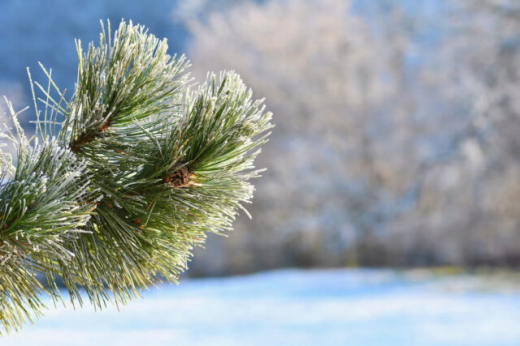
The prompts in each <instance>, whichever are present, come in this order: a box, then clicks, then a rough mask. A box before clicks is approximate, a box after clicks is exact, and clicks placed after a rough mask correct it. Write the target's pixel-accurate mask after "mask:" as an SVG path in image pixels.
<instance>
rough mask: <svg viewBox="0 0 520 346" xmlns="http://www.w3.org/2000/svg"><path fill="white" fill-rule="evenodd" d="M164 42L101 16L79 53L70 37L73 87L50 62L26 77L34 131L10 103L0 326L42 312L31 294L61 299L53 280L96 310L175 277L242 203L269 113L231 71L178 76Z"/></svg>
mask: <svg viewBox="0 0 520 346" xmlns="http://www.w3.org/2000/svg"><path fill="white" fill-rule="evenodd" d="M167 48H168V47H167V43H166V41H165V40H159V39H157V38H155V37H154V36H153V35H151V34H149V33H148V32H147V31H146V30H145V28H144V27H143V26H139V25H133V24H132V23H131V22H130V23H128V24H127V23H125V22H122V23H121V24H120V26H119V28H118V29H117V30H116V31H115V32H114V33H113V34H112V33H111V30H110V26H108V28H107V30H105V29H104V28H103V30H102V33H101V35H100V42H99V46H97V47H96V46H95V45H94V44H90V45H89V47H88V50H87V51H86V52H85V51H83V50H82V48H81V42H79V41H78V42H77V50H78V57H79V66H78V74H77V82H76V85H75V90H74V92H73V94H72V96H71V97H67V96H66V94H65V92H63V91H61V90H60V89H59V88H58V87H57V86H56V84H55V83H54V82H53V80H52V76H51V71H47V70H45V69H44V71H45V73H46V74H47V76H48V78H49V80H48V83H46V84H45V86H42V85H40V84H38V83H37V82H35V83H33V82H32V81H31V84H32V85H33V86H34V87H35V88H34V89H36V90H37V91H38V93H40V94H41V95H42V96H41V97H35V102H34V107H35V109H36V114H37V122H36V127H37V131H36V134H35V135H34V136H32V137H31V138H27V137H26V136H25V135H24V131H23V129H22V128H21V126H20V125H19V122H18V120H17V119H18V116H19V113H20V112H15V110H14V109H13V107H12V105H11V104H10V103H9V102H8V101H7V105H8V107H9V111H10V114H11V116H12V121H13V122H14V129H12V130H10V129H7V128H5V129H4V131H3V132H2V133H1V136H2V137H1V138H2V140H3V142H4V143H7V142H8V143H10V145H12V146H14V147H15V151H16V153H17V159H16V160H11V159H10V157H9V155H7V154H3V153H2V155H0V158H1V165H0V168H1V170H0V174H1V177H0V178H1V179H2V184H1V185H0V262H1V266H0V322H1V324H2V326H3V327H4V328H5V329H6V330H8V331H9V330H11V329H17V328H19V327H20V326H21V325H22V324H23V323H24V321H25V320H26V319H31V318H32V317H33V316H40V315H41V308H42V307H43V305H42V302H41V301H40V297H41V294H42V293H47V294H48V295H50V297H52V299H54V300H61V296H60V291H59V289H58V285H57V282H58V280H59V281H60V282H61V283H63V285H64V286H65V287H66V289H67V290H68V293H69V294H70V300H71V302H72V303H73V304H79V305H81V304H83V301H82V298H83V297H84V296H82V295H81V294H80V289H83V290H85V292H86V294H87V296H88V298H89V300H90V301H91V302H92V303H93V304H94V305H95V306H96V307H97V308H103V307H104V306H105V305H106V303H107V301H113V302H115V303H116V304H119V303H126V302H127V301H128V300H130V299H132V298H134V297H137V296H139V292H140V290H142V289H143V288H146V287H148V286H149V285H153V284H154V283H155V282H156V281H157V280H161V279H165V280H167V281H169V282H172V281H173V282H174V281H176V280H177V278H178V275H179V273H180V272H182V271H183V270H185V269H186V267H187V263H188V261H189V259H190V256H191V251H192V249H193V247H194V246H197V245H201V244H202V243H203V242H204V240H205V238H206V233H207V232H212V233H217V234H220V233H222V232H224V231H226V230H229V229H231V227H232V221H233V220H234V218H235V216H236V214H237V212H238V211H239V209H244V208H243V203H248V202H249V201H250V199H251V197H252V194H253V190H254V188H253V186H252V185H251V184H250V183H249V182H248V180H249V179H251V178H254V177H257V176H258V175H259V172H260V171H261V170H256V169H254V166H253V160H254V158H255V157H256V156H257V154H258V153H259V149H258V147H259V146H260V145H261V144H263V143H265V142H266V140H267V139H266V138H267V136H268V133H267V130H268V129H270V128H271V127H272V125H271V124H270V119H271V114H270V113H266V112H265V111H264V106H263V105H262V101H261V100H256V101H255V100H253V99H252V93H251V90H249V89H247V88H246V86H245V85H244V84H243V82H242V81H241V79H240V77H239V76H238V75H237V74H236V73H233V72H226V73H221V74H220V75H219V76H215V75H213V74H209V75H208V77H207V79H206V82H205V83H203V84H202V85H201V86H199V87H198V88H195V89H193V88H189V85H190V84H192V83H191V82H190V79H189V78H188V74H187V73H186V72H185V71H186V69H187V67H188V62H187V61H186V59H185V58H184V57H175V56H173V57H172V56H170V55H168V54H167ZM13 161H16V163H14V162H13ZM244 210H245V209H244ZM38 276H41V277H45V278H46V281H47V284H46V285H42V284H41V283H40V280H38Z"/></svg>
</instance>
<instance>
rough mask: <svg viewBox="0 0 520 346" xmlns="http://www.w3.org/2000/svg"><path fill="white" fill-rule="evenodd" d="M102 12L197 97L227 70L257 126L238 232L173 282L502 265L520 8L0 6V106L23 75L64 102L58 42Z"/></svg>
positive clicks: (519, 241)
mask: <svg viewBox="0 0 520 346" xmlns="http://www.w3.org/2000/svg"><path fill="white" fill-rule="evenodd" d="M52 4H55V5H56V6H53V5H52ZM58 5H59V6H58ZM154 8H155V9H156V8H161V9H166V10H161V11H156V10H154ZM21 13H23V16H24V20H23V21H21V20H19V19H20V18H19V16H20V15H21ZM107 13H108V17H109V19H111V20H112V22H113V23H118V22H119V20H120V19H121V17H124V18H125V19H132V20H133V21H134V22H136V23H141V24H144V25H146V26H147V27H148V28H149V30H150V32H153V33H154V34H155V35H157V36H158V37H168V38H169V45H170V52H171V53H174V52H178V53H185V54H186V55H187V56H188V58H189V59H190V60H191V61H192V63H193V66H194V67H193V69H192V72H193V76H194V77H195V78H196V79H197V80H199V81H200V80H201V79H202V78H203V77H205V74H206V72H207V71H209V70H222V69H234V70H236V71H237V72H238V73H240V74H241V76H242V77H243V79H244V81H245V83H246V84H247V85H249V86H251V87H252V89H253V90H254V92H255V96H256V97H265V98H266V103H267V106H268V108H269V110H271V111H272V112H273V113H274V114H275V118H274V122H275V123H276V125H277V127H276V130H275V131H274V132H273V135H272V137H271V140H270V142H269V143H268V144H267V145H266V146H265V148H264V152H263V153H262V155H260V157H259V162H258V167H268V168H269V170H268V171H267V172H265V173H264V176H263V178H262V179H259V180H257V181H256V182H255V185H256V188H257V192H256V194H255V198H254V203H253V204H252V205H251V206H249V208H248V210H249V211H250V212H251V214H252V215H253V219H252V220H250V219H249V218H248V217H247V216H246V215H242V217H241V218H239V220H238V221H237V222H236V223H235V230H234V231H233V232H232V233H231V234H230V236H229V238H223V237H219V236H213V235H211V236H210V237H209V239H208V243H207V246H206V249H197V251H196V254H195V258H194V260H193V263H192V266H191V269H190V274H191V275H196V276H206V275H227V274H238V273H247V272H252V271H258V270H265V269H272V268H278V267H344V266H434V265H435V266H437V265H457V266H458V265H461V266H481V265H486V266H487V265H492V266H516V265H518V264H520V230H519V227H520V97H519V96H520V95H519V94H520V88H519V84H520V2H518V1H515V0H455V1H454V0H449V1H448V0H421V1H414V0H400V1H392V0H375V1H362V0H352V1H340V0H321V1H311V0H287V1H233V0H218V1H209V0H208V1H205V0H198V1H188V2H184V1H182V2H181V1H179V2H177V1H166V0H152V1H148V2H146V3H145V2H126V1H123V0H117V1H110V2H102V1H99V0H95V1H88V2H87V1H59V0H54V1H50V2H49V1H46V2H37V1H33V2H31V6H29V7H28V5H27V2H24V1H0V14H1V18H2V20H1V21H0V33H1V34H0V94H5V95H7V96H8V97H9V98H10V99H11V100H12V101H13V102H14V103H15V105H16V106H17V108H18V109H21V108H22V107H24V106H25V105H28V104H30V103H31V100H30V96H29V95H30V89H29V83H28V81H27V77H26V70H25V67H26V66H29V67H30V68H31V71H32V73H33V78H34V79H36V80H40V81H43V80H44V78H43V75H42V74H41V72H40V70H39V68H38V66H37V61H41V62H42V63H43V64H44V65H45V66H46V67H47V68H53V69H54V70H55V71H56V73H54V74H53V77H54V78H55V80H56V81H57V83H58V85H62V86H67V89H68V90H72V89H73V83H74V81H75V77H76V70H75V69H76V64H77V63H76V56H75V50H74V41H73V38H74V37H77V38H80V39H81V40H82V41H83V42H88V41H92V40H96V39H97V33H98V31H99V24H98V23H99V19H101V18H106V16H107ZM1 107H4V104H3V103H2V104H1V105H0V113H4V112H5V108H1ZM31 114H32V112H31V111H28V112H26V115H25V117H22V119H21V120H22V121H24V122H25V127H26V128H27V129H32V127H33V125H32V124H30V121H31V120H33V119H32V118H31V116H32V115H31Z"/></svg>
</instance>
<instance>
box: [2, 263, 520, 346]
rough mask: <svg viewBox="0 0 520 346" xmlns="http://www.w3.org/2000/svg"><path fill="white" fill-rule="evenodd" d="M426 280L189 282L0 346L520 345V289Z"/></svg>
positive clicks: (416, 275)
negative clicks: (119, 307) (118, 309)
mask: <svg viewBox="0 0 520 346" xmlns="http://www.w3.org/2000/svg"><path fill="white" fill-rule="evenodd" d="M423 274H424V273H421V272H412V273H410V272H406V273H403V272H395V271H391V270H312V271H302V270H278V271H272V272H266V273H260V274H254V275H248V276H240V277H230V278H220V279H186V280H182V281H181V284H180V285H178V286H169V285H163V286H160V287H159V288H158V289H154V290H150V291H148V292H145V293H144V297H145V299H143V300H138V301H134V302H131V303H130V304H129V305H127V306H125V307H123V308H122V309H121V311H120V312H118V311H117V309H115V308H109V309H107V310H104V311H102V312H94V311H93V310H92V309H91V308H90V307H86V308H83V309H78V310H76V311H74V310H73V309H72V308H70V307H69V308H67V309H65V308H63V307H60V308H58V309H57V310H55V309H52V308H51V309H49V311H47V313H46V316H45V317H44V318H43V319H41V320H40V321H38V322H37V323H36V324H35V325H30V326H27V327H25V328H24V329H23V330H22V331H21V332H19V333H16V334H12V335H10V336H7V337H4V338H2V339H0V345H2V346H8V345H17V346H21V345H53V346H57V345H212V346H216V345H363V346H369V345H472V346H475V345H493V346H494V345H501V346H504V345H520V291H518V290H516V289H512V288H510V289H508V287H511V286H510V285H508V284H507V282H506V283H505V284H504V283H498V284H495V282H494V281H495V279H493V280H490V279H489V278H487V279H482V278H480V277H475V276H469V275H465V276H453V275H451V276H447V277H438V276H432V275H430V274H427V275H423ZM506 281H507V280H506Z"/></svg>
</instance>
